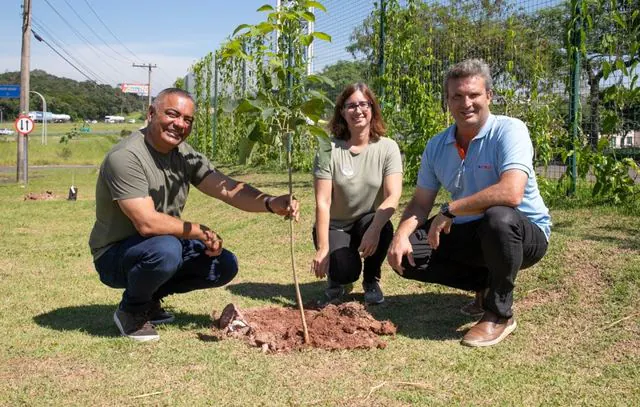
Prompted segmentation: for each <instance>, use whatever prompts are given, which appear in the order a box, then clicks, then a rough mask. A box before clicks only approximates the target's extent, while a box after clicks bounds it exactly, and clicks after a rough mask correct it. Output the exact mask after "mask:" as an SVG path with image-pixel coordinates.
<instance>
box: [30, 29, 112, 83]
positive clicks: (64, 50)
mask: <svg viewBox="0 0 640 407" xmlns="http://www.w3.org/2000/svg"><path fill="white" fill-rule="evenodd" d="M32 20H33V23H34V25H35V26H36V28H38V29H39V30H40V31H41V32H44V33H45V34H46V35H47V36H48V37H49V38H50V39H51V41H52V42H53V43H54V44H55V45H56V46H57V47H58V48H59V49H61V50H62V51H63V52H64V53H65V54H66V55H67V56H68V57H69V58H70V59H72V60H73V61H74V62H75V63H76V64H77V65H80V66H81V67H82V68H83V69H84V70H85V71H87V72H88V73H90V74H91V75H93V77H94V79H92V81H94V82H97V81H99V82H102V83H107V81H105V80H104V78H102V75H104V74H103V73H102V72H100V75H98V74H97V73H96V72H94V71H93V70H92V69H90V68H89V67H88V66H87V65H85V64H84V63H83V62H82V61H80V60H79V59H78V58H76V57H75V56H73V55H72V54H71V53H70V52H69V51H67V50H66V48H65V47H66V44H64V42H63V41H62V40H57V39H56V37H55V36H54V35H53V34H52V33H51V32H50V31H49V30H48V29H47V28H46V26H45V25H44V23H42V22H40V21H39V20H38V19H36V18H35V17H32ZM40 37H41V38H42V36H40ZM61 43H62V44H61ZM49 46H51V45H49Z"/></svg>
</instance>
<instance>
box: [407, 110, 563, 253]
mask: <svg viewBox="0 0 640 407" xmlns="http://www.w3.org/2000/svg"><path fill="white" fill-rule="evenodd" d="M455 134H456V125H455V124H454V125H452V126H451V127H449V128H448V129H446V130H444V131H443V132H442V133H439V134H438V135H436V136H435V137H433V138H432V139H431V140H429V142H428V143H427V147H426V148H425V149H424V153H422V162H421V164H420V171H419V172H418V182H417V185H418V187H420V188H424V189H429V190H434V191H438V190H439V189H440V187H441V186H444V188H445V189H446V190H447V191H449V193H450V194H451V198H452V200H454V201H455V200H457V199H460V198H464V197H467V196H469V195H473V194H475V193H476V192H478V191H481V190H483V189H485V188H487V187H489V186H491V185H494V184H497V183H498V181H499V180H500V175H501V174H502V173H503V172H505V171H507V170H511V169H514V168H516V169H519V170H522V171H524V172H525V173H526V174H527V176H528V180H527V185H526V187H525V190H524V197H523V198H522V202H521V203H520V205H518V207H517V209H518V210H519V211H520V212H522V213H523V214H524V215H525V216H526V217H527V218H528V219H529V220H530V221H531V222H533V223H535V224H536V225H537V226H538V227H540V229H542V231H543V232H544V234H545V236H546V237H547V240H549V236H550V235H551V217H550V216H549V209H547V207H546V206H545V204H544V202H543V201H542V197H541V196H540V190H539V189H538V182H537V181H536V174H535V171H534V168H533V161H532V160H533V145H532V144H531V138H530V137H529V130H528V129H527V126H526V125H525V124H524V123H523V122H521V121H520V120H518V119H515V118H512V117H507V116H496V115H489V118H488V119H487V122H486V123H485V124H484V126H483V127H482V129H481V130H480V132H479V133H478V135H477V136H475V137H474V138H473V140H471V142H470V143H469V147H468V149H467V154H466V157H465V159H464V160H462V159H461V158H460V156H459V155H458V149H457V148H456V143H455V140H456V138H455ZM482 216H483V215H482V214H480V215H470V216H456V218H455V219H454V220H453V221H454V223H466V222H470V221H472V220H476V219H480V218H481V217H482Z"/></svg>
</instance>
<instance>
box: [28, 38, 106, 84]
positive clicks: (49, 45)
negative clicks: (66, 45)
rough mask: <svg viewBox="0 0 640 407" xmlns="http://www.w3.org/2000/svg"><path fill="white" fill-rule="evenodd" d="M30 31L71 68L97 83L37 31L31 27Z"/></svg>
mask: <svg viewBox="0 0 640 407" xmlns="http://www.w3.org/2000/svg"><path fill="white" fill-rule="evenodd" d="M31 32H32V33H33V35H34V36H35V37H36V40H38V41H40V42H44V43H45V44H47V46H48V47H49V48H51V49H52V50H53V52H55V53H56V54H58V55H59V56H60V58H62V59H64V60H65V61H67V63H68V64H69V65H71V66H72V67H73V68H75V70H76V71H78V72H80V73H81V74H82V75H83V76H84V77H86V78H87V79H89V81H90V82H93V83H94V84H97V83H96V81H95V80H94V79H92V78H90V77H89V76H88V75H87V74H85V73H84V72H82V71H81V70H80V69H79V68H78V67H77V66H75V65H74V64H72V63H71V61H69V60H68V59H67V58H65V57H64V55H62V54H61V53H59V52H58V51H57V50H56V49H55V48H53V47H52V46H51V44H49V43H48V42H47V41H46V40H45V39H44V38H42V37H41V36H39V35H38V33H36V32H35V31H33V29H32V30H31Z"/></svg>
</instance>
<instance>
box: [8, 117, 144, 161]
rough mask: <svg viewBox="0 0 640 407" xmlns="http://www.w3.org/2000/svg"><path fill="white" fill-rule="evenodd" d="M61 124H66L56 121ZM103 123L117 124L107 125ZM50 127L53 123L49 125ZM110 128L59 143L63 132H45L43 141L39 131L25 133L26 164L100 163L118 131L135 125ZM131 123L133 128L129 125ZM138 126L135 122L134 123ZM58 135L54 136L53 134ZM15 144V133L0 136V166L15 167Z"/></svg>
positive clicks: (116, 139)
mask: <svg viewBox="0 0 640 407" xmlns="http://www.w3.org/2000/svg"><path fill="white" fill-rule="evenodd" d="M59 125H61V126H68V124H65V123H60V124H59ZM103 125H105V126H120V125H115V124H112V125H107V124H104V123H103ZM52 126H53V125H52ZM124 126H125V125H122V126H120V127H117V128H116V127H114V128H113V132H106V131H104V132H102V133H94V134H84V133H82V134H81V135H80V136H78V137H75V138H72V139H71V140H69V141H68V142H67V143H60V138H61V137H62V136H63V135H64V133H60V132H58V133H53V132H52V131H50V132H49V136H48V138H47V144H46V145H45V144H42V142H41V137H40V134H39V133H38V134H34V133H32V134H31V135H30V136H29V149H28V155H29V157H28V158H29V166H32V165H96V166H97V165H100V163H101V162H102V159H103V158H104V155H105V153H106V152H107V151H109V149H110V148H111V147H112V146H113V144H114V143H117V142H118V141H119V140H120V138H121V137H120V131H121V130H126V131H132V130H135V129H136V128H137V127H136V125H132V124H128V127H124ZM132 126H133V127H132ZM137 126H138V127H139V125H137ZM54 134H58V135H54ZM16 157H17V146H16V137H15V136H0V166H13V167H15V166H16Z"/></svg>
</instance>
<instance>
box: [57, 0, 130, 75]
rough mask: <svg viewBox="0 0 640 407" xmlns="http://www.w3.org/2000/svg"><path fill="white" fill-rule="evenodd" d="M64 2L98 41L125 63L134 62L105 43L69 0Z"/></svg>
mask: <svg viewBox="0 0 640 407" xmlns="http://www.w3.org/2000/svg"><path fill="white" fill-rule="evenodd" d="M64 2H65V3H67V6H69V8H70V9H71V11H73V13H74V14H75V15H76V17H78V19H79V20H80V21H82V23H83V24H84V25H85V26H86V27H87V28H88V29H89V30H90V31H91V32H92V33H93V35H95V36H96V38H97V39H99V40H100V41H102V43H103V44H104V45H106V46H107V47H108V48H109V49H110V50H111V51H113V52H115V53H116V54H118V55H119V56H121V57H122V58H124V62H129V63H131V62H133V61H132V60H130V59H127V57H125V56H124V55H122V54H121V53H120V52H118V51H117V50H115V49H113V48H112V47H111V45H109V44H108V43H107V42H106V41H105V40H104V39H103V38H102V37H101V36H100V35H99V34H98V33H97V32H96V31H95V30H94V29H93V27H91V25H89V24H88V23H87V22H86V21H85V20H84V19H83V18H82V16H81V15H80V14H78V12H77V11H76V10H75V9H74V8H73V6H72V5H71V4H70V3H69V2H68V1H67V0H64ZM104 54H105V55H107V54H106V53H104ZM107 56H109V55H107ZM121 62H122V60H121ZM118 73H120V74H121V75H122V72H118Z"/></svg>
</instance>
